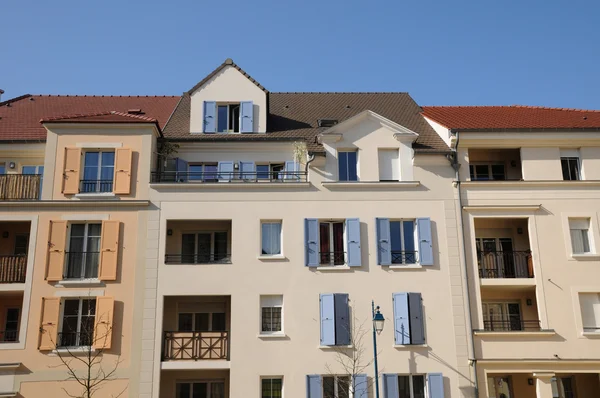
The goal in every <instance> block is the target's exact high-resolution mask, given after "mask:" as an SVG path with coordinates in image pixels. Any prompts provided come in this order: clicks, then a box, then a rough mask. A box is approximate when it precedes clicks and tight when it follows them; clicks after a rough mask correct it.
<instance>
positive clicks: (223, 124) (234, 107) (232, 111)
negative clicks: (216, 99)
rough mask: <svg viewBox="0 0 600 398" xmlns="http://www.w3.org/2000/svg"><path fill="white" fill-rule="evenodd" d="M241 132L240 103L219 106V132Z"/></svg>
mask: <svg viewBox="0 0 600 398" xmlns="http://www.w3.org/2000/svg"><path fill="white" fill-rule="evenodd" d="M239 132H240V104H239V103H238V104H222V105H218V106H217V133H239Z"/></svg>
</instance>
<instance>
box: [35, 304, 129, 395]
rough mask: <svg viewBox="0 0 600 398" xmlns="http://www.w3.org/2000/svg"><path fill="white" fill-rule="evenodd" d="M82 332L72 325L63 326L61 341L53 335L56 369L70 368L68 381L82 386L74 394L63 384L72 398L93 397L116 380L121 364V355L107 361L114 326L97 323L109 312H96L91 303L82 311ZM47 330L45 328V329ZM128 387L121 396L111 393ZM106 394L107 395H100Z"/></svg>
mask: <svg viewBox="0 0 600 398" xmlns="http://www.w3.org/2000/svg"><path fill="white" fill-rule="evenodd" d="M82 315H86V316H85V321H83V319H84V317H82V321H81V323H80V327H79V329H80V330H79V331H77V330H72V328H71V327H69V325H67V324H65V325H63V329H62V330H63V331H62V332H61V333H60V334H58V336H59V337H58V339H57V341H54V339H53V338H52V337H50V341H51V342H52V345H53V346H54V347H55V349H54V352H55V353H56V356H57V357H58V359H59V360H60V364H58V365H54V366H51V367H52V368H58V367H63V366H64V367H66V368H67V374H68V375H69V376H68V377H67V379H66V380H65V381H75V382H76V383H77V384H78V385H79V386H80V392H78V393H73V392H69V391H67V389H66V388H65V387H63V388H62V389H63V391H64V392H65V394H67V395H68V396H69V397H71V398H92V397H95V396H97V395H96V393H98V392H99V391H100V390H101V389H102V388H103V387H105V386H106V384H108V383H110V382H111V381H113V380H116V379H117V377H116V372H117V369H118V368H119V365H120V364H121V362H122V360H121V356H120V355H117V358H116V359H115V361H114V363H113V364H111V365H110V366H105V364H104V363H103V360H104V355H103V354H104V353H105V352H106V350H107V349H106V348H105V347H107V345H108V344H107V343H109V342H110V341H111V339H112V332H113V330H112V329H113V328H112V325H111V324H108V323H102V322H95V318H96V317H108V316H109V314H93V312H92V308H91V306H88V312H87V314H82ZM65 327H66V328H65ZM41 331H42V333H45V332H46V331H45V330H43V329H42V330H41ZM126 390H127V386H126V387H125V388H124V389H123V390H122V391H121V392H119V393H118V394H117V395H114V394H111V397H112V398H118V397H120V396H121V395H123V393H124V392H125V391H126ZM99 396H101V397H103V398H104V397H106V396H107V395H106V394H100V395H99Z"/></svg>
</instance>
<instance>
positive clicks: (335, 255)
mask: <svg viewBox="0 0 600 398" xmlns="http://www.w3.org/2000/svg"><path fill="white" fill-rule="evenodd" d="M319 258H320V259H321V260H320V264H321V265H322V266H335V265H344V264H347V260H346V252H338V251H335V252H319Z"/></svg>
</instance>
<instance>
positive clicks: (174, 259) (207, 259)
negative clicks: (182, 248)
mask: <svg viewBox="0 0 600 398" xmlns="http://www.w3.org/2000/svg"><path fill="white" fill-rule="evenodd" d="M230 263H231V253H219V254H217V253H213V254H210V253H206V254H165V264H230Z"/></svg>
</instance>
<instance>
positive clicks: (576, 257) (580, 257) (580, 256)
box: [571, 253, 600, 260]
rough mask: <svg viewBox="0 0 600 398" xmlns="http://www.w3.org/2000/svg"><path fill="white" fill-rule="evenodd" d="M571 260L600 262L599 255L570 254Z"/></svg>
mask: <svg viewBox="0 0 600 398" xmlns="http://www.w3.org/2000/svg"><path fill="white" fill-rule="evenodd" d="M571 260H600V254H596V253H589V254H571Z"/></svg>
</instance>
